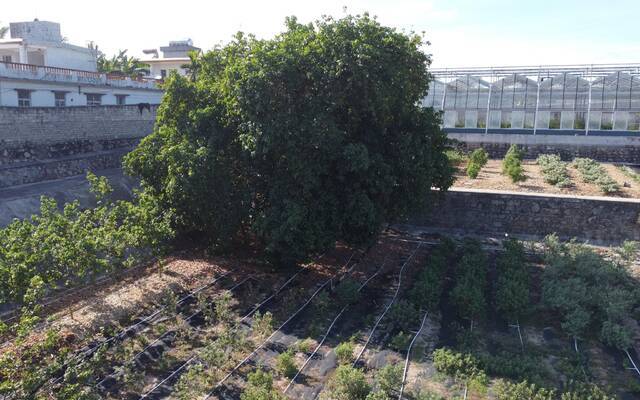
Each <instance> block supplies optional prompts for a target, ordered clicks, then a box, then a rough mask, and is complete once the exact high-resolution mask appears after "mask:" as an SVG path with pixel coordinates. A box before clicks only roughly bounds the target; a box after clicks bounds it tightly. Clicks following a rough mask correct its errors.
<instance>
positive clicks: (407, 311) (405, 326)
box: [388, 299, 420, 332]
mask: <svg viewBox="0 0 640 400" xmlns="http://www.w3.org/2000/svg"><path fill="white" fill-rule="evenodd" d="M419 317H420V315H419V312H418V310H417V309H416V307H415V306H414V305H413V304H412V303H410V302H408V301H407V300H404V299H402V300H399V301H397V302H396V303H394V304H393V306H391V308H390V309H389V313H388V318H389V319H390V320H391V323H392V324H393V326H394V327H395V328H397V329H400V330H403V331H405V332H408V331H410V330H412V329H416V325H417V324H418V321H417V320H418V318H419Z"/></svg>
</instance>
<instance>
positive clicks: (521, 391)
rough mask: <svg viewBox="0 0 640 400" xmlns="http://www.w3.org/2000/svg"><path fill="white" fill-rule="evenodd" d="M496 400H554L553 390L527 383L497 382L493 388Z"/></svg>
mask: <svg viewBox="0 0 640 400" xmlns="http://www.w3.org/2000/svg"><path fill="white" fill-rule="evenodd" d="M494 391H495V394H496V400H555V399H556V396H557V395H556V393H555V391H554V390H549V389H545V388H540V387H538V386H536V385H534V384H530V383H528V382H527V381H524V382H520V383H512V382H509V381H505V380H502V379H500V380H498V381H497V382H496V384H495V386H494Z"/></svg>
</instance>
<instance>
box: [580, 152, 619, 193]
mask: <svg viewBox="0 0 640 400" xmlns="http://www.w3.org/2000/svg"><path fill="white" fill-rule="evenodd" d="M573 166H574V167H575V168H576V169H577V170H578V171H579V172H580V175H582V180H583V181H584V182H587V183H593V184H595V185H596V186H598V188H599V189H600V190H601V191H602V192H603V193H614V192H617V191H619V190H620V185H618V183H617V182H616V181H615V180H614V179H613V178H611V176H610V175H609V174H608V173H607V171H606V170H605V169H604V167H603V166H602V165H600V163H599V162H597V161H595V160H592V159H590V158H576V159H574V160H573Z"/></svg>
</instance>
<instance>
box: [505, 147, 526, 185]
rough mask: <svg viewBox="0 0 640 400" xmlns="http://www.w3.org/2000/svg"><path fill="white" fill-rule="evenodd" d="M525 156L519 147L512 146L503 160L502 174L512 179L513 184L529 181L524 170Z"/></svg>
mask: <svg viewBox="0 0 640 400" xmlns="http://www.w3.org/2000/svg"><path fill="white" fill-rule="evenodd" d="M523 156H524V153H523V152H522V150H520V149H519V148H518V146H517V145H515V144H512V145H511V147H509V150H508V151H507V154H506V155H505V156H504V159H503V160H502V173H503V174H504V175H507V176H508V177H509V178H511V181H512V182H513V183H516V182H520V181H524V180H526V179H527V177H526V176H525V175H524V168H522V157H523Z"/></svg>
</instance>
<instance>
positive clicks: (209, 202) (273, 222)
mask: <svg viewBox="0 0 640 400" xmlns="http://www.w3.org/2000/svg"><path fill="white" fill-rule="evenodd" d="M422 45H423V40H422V38H421V37H419V36H417V35H414V34H405V33H402V32H398V31H396V30H395V29H392V28H388V27H385V26H382V25H380V24H379V23H378V22H377V21H376V20H375V19H374V18H371V17H369V16H368V15H366V14H365V15H364V16H355V17H354V16H347V17H344V18H342V19H333V18H330V17H327V18H324V19H322V20H320V21H316V22H315V23H314V24H300V23H298V22H297V20H296V19H295V18H289V19H287V22H286V30H285V31H284V32H283V33H281V34H279V35H277V36H276V37H275V38H273V39H269V40H258V39H256V38H254V37H253V36H250V35H249V36H247V35H243V34H238V35H236V36H235V38H234V40H233V41H232V42H231V43H229V44H228V45H226V46H222V47H217V48H215V49H213V50H212V51H210V52H208V53H206V54H204V55H203V56H202V57H201V58H198V59H192V64H199V65H195V66H194V68H192V69H193V70H194V71H197V74H192V76H191V79H186V78H181V77H178V76H175V75H174V76H172V77H171V78H170V79H169V80H168V82H167V85H166V90H167V91H166V95H165V98H164V101H163V104H162V105H161V107H160V109H159V116H158V122H157V126H156V129H155V132H154V133H153V134H152V135H150V136H149V137H147V138H145V140H143V142H142V143H141V145H140V146H139V147H138V148H137V149H136V150H135V151H134V152H133V153H132V154H130V155H129V156H128V157H127V160H126V166H127V167H128V169H129V171H130V172H132V173H134V174H136V175H138V176H140V177H141V178H142V181H143V184H144V185H145V186H146V187H148V188H149V190H151V191H153V192H154V193H155V194H156V195H157V196H159V197H160V198H161V200H162V201H163V202H164V203H165V204H166V205H167V206H168V207H170V208H172V209H173V210H174V211H175V214H176V216H177V218H178V219H177V221H176V224H177V226H178V227H179V228H181V229H182V230H183V231H191V232H193V231H196V232H204V233H206V234H207V235H208V236H209V237H210V238H212V239H213V240H214V241H216V242H217V243H219V244H224V243H228V242H229V239H232V238H233V237H236V236H237V234H238V233H239V232H245V233H246V232H252V233H253V234H254V237H255V238H257V239H258V241H259V242H260V243H262V244H263V245H264V247H265V248H266V250H267V251H268V252H269V253H270V254H272V255H274V256H276V257H277V258H279V259H281V260H283V259H285V260H289V261H293V260H299V259H301V258H304V257H305V256H307V255H309V254H310V253H314V252H319V251H323V250H325V249H326V248H328V247H330V246H332V245H333V244H334V243H335V241H336V240H344V241H346V242H347V243H350V244H354V245H359V244H363V243H366V242H367V241H369V240H371V239H372V238H373V237H375V235H376V234H377V233H378V231H379V229H380V227H381V225H382V223H383V222H385V221H393V220H397V219H399V218H403V217H405V216H407V215H408V214H409V213H411V212H413V211H415V210H417V209H420V208H424V207H425V205H427V204H429V198H430V196H431V188H432V187H437V188H441V189H446V188H448V187H449V186H450V184H451V182H452V180H451V171H450V168H449V166H448V162H447V159H446V157H445V156H444V154H443V150H444V147H445V143H446V137H445V135H444V134H443V133H442V132H441V130H440V128H439V124H440V119H439V115H438V114H437V113H435V112H434V111H433V110H432V109H430V108H422V107H421V106H420V104H419V103H420V100H421V99H422V98H423V97H424V96H425V94H426V92H427V89H428V85H429V81H430V75H429V72H428V66H429V64H430V58H429V56H428V55H426V54H425V53H424V52H422V51H421V46H422Z"/></svg>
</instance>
